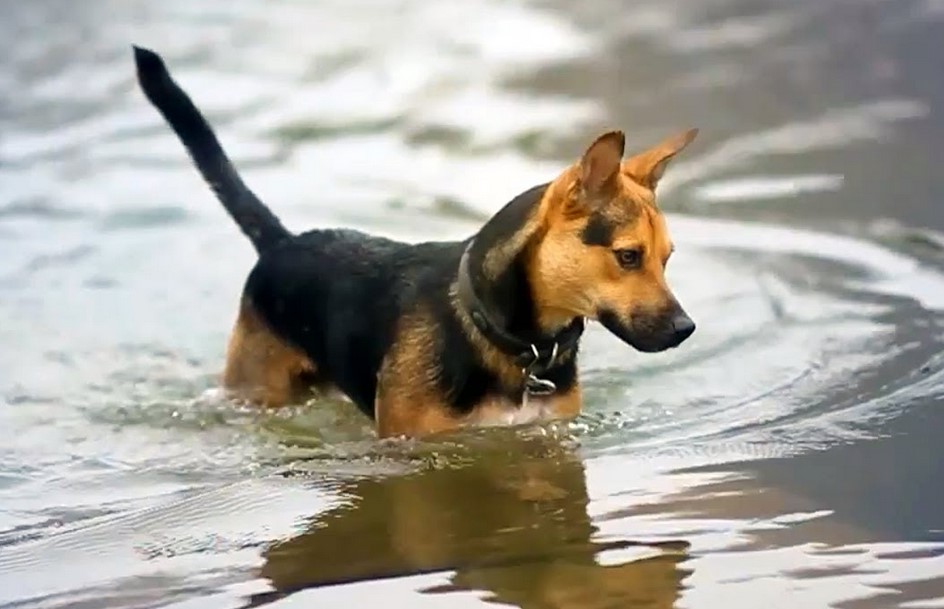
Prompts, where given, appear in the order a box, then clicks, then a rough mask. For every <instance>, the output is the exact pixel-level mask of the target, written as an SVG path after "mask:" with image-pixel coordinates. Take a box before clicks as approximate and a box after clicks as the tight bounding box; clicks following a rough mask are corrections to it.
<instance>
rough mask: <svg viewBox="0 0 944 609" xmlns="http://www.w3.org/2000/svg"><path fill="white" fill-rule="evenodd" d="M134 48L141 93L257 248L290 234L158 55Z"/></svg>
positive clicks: (260, 249) (262, 248)
mask: <svg viewBox="0 0 944 609" xmlns="http://www.w3.org/2000/svg"><path fill="white" fill-rule="evenodd" d="M133 48H134V62H135V65H136V66H137V73H138V82H139V83H140V85H141V89H143V90H144V94H145V96H147V98H148V100H149V101H150V102H151V103H152V104H153V105H154V107H155V108H157V109H158V111H159V112H160V113H161V115H162V116H163V117H164V119H165V120H166V121H167V122H168V124H170V126H171V128H172V129H173V130H174V133H176V134H177V137H178V138H180V141H181V142H182V143H183V145H184V147H185V148H186V149H187V152H188V153H189V154H190V158H191V159H193V162H194V164H195V165H196V166H197V169H199V170H200V174H201V175H203V179H204V180H206V182H207V184H209V186H210V188H212V189H213V192H214V193H216V197H217V199H219V200H220V202H221V203H222V204H223V207H225V208H226V211H227V212H229V215H230V216H232V218H233V220H235V221H236V224H238V225H239V228H240V229H241V230H242V231H243V233H245V234H246V236H247V237H249V239H250V240H251V241H252V244H253V245H254V246H255V248H256V251H257V252H260V253H261V252H262V251H263V250H265V249H267V248H268V247H270V246H272V245H273V244H275V243H277V242H279V241H281V240H282V239H284V238H285V237H288V236H290V234H291V233H289V231H288V230H286V228H285V227H284V226H282V223H281V222H280V221H279V219H278V218H277V217H276V216H275V214H273V213H272V211H270V210H269V208H268V207H266V206H265V204H264V203H263V202H262V201H260V200H259V198H258V197H257V196H256V195H255V194H254V193H253V192H252V191H251V190H249V187H248V186H246V184H245V183H244V182H243V180H242V178H240V177H239V174H238V173H237V172H236V168H235V167H234V166H233V163H232V161H230V159H229V157H228V156H226V152H224V151H223V147H222V146H220V142H219V140H217V138H216V134H214V133H213V129H212V128H211V127H210V124H209V123H208V122H207V120H206V119H205V118H204V117H203V115H202V114H201V113H200V111H199V110H198V109H197V107H196V106H195V105H194V104H193V101H191V99H190V97H189V96H188V95H187V94H186V93H185V92H184V90H183V89H181V88H180V86H179V85H178V84H177V83H176V82H174V79H173V78H171V75H170V74H169V73H168V71H167V67H166V66H165V65H164V60H163V59H161V57H160V55H158V54H157V53H155V52H154V51H150V50H148V49H144V48H141V47H137V46H135V47H133Z"/></svg>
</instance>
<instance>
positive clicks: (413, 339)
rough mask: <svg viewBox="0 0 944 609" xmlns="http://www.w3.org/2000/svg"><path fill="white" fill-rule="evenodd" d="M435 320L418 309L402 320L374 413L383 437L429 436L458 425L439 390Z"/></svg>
mask: <svg viewBox="0 0 944 609" xmlns="http://www.w3.org/2000/svg"><path fill="white" fill-rule="evenodd" d="M431 327H432V319H431V317H430V315H429V313H427V312H426V311H417V312H416V313H415V314H413V315H408V316H406V317H404V318H403V319H401V320H400V323H399V327H398V329H397V333H396V338H395V340H394V343H393V346H392V347H391V349H390V351H389V352H388V353H387V356H386V357H385V358H384V361H383V364H381V367H380V372H379V373H378V375H377V397H376V400H375V402H374V412H375V416H376V418H377V434H378V435H379V436H380V437H381V438H386V437H391V436H398V435H428V434H432V433H437V432H440V431H445V430H448V429H452V428H455V427H457V426H458V424H459V420H458V418H457V417H455V416H453V415H452V413H451V412H450V411H449V408H448V406H447V404H446V401H445V396H442V395H439V394H438V393H437V392H436V391H435V388H436V381H437V377H438V374H439V364H438V363H437V362H435V361H434V360H433V357H432V353H433V352H434V344H433V336H432V333H431V331H430V330H431Z"/></svg>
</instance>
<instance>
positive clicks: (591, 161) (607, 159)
mask: <svg viewBox="0 0 944 609" xmlns="http://www.w3.org/2000/svg"><path fill="white" fill-rule="evenodd" d="M625 149H626V136H624V135H623V132H622V131H609V132H607V133H604V134H603V135H601V136H600V137H598V138H597V139H595V140H594V141H593V143H592V144H590V147H589V148H587V151H586V152H584V153H583V158H581V159H580V185H581V186H582V187H583V191H584V193H586V194H587V195H588V196H591V197H594V196H597V195H599V194H601V193H603V192H604V191H605V190H606V189H607V188H612V187H614V186H615V185H616V178H617V176H618V175H619V172H620V161H622V160H623V152H624V151H625Z"/></svg>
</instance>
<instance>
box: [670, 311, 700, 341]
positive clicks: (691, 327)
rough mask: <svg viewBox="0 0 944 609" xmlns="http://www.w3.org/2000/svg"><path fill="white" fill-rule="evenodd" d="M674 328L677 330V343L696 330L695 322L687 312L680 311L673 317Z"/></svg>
mask: <svg viewBox="0 0 944 609" xmlns="http://www.w3.org/2000/svg"><path fill="white" fill-rule="evenodd" d="M672 329H673V331H674V332H675V341H676V343H675V344H681V342H682V341H684V340H685V339H686V338H688V337H689V336H691V335H692V332H694V331H695V322H694V321H692V318H691V317H689V316H688V315H686V314H685V313H679V314H678V315H676V316H675V317H674V318H673V319H672Z"/></svg>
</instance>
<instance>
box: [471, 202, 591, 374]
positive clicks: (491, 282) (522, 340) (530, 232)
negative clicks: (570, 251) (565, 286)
mask: <svg viewBox="0 0 944 609" xmlns="http://www.w3.org/2000/svg"><path fill="white" fill-rule="evenodd" d="M547 188H548V184H542V185H540V186H536V187H534V188H531V189H530V190H528V191H525V192H524V193H522V194H520V195H518V196H517V197H515V199H513V200H512V201H511V202H509V203H508V204H507V205H505V206H504V207H503V208H502V209H501V210H499V212H498V213H496V214H495V215H494V216H493V217H492V218H491V219H490V220H489V221H488V222H487V223H486V224H485V225H484V226H483V227H482V229H481V230H480V231H479V233H478V234H477V235H476V236H475V237H474V238H473V239H472V241H471V242H470V243H469V244H468V246H467V248H466V251H465V252H464V254H463V256H462V259H461V261H460V263H459V268H458V270H457V271H458V274H457V297H458V301H459V305H460V306H461V307H462V309H463V310H464V312H465V313H466V314H467V315H468V316H469V317H470V319H471V320H472V322H473V323H474V324H475V326H476V327H477V328H478V330H479V331H480V332H481V333H482V334H483V336H484V337H485V338H486V339H487V340H488V341H489V342H490V343H492V344H493V345H494V346H495V347H497V348H498V349H499V350H500V351H503V352H505V353H506V354H508V355H511V356H512V357H516V358H517V359H524V360H527V359H528V356H529V355H536V354H535V351H537V352H538V353H539V356H538V357H537V359H538V360H539V361H543V362H545V363H546V364H549V365H553V364H554V360H555V359H556V354H558V353H562V352H563V351H564V350H569V349H571V348H573V347H575V346H576V342H577V340H579V338H580V335H581V334H582V332H583V320H582V319H581V318H571V319H569V320H565V321H564V322H563V323H559V324H554V325H553V326H545V325H544V324H542V323H541V320H540V319H539V317H538V315H537V312H536V311H535V306H534V299H533V297H532V291H531V286H530V284H529V281H528V277H527V273H525V269H524V266H523V260H524V258H525V255H524V252H525V250H526V248H527V247H528V245H529V244H530V243H531V242H532V241H533V239H535V238H536V236H537V234H538V232H539V231H540V220H539V218H538V214H537V212H538V208H539V205H540V202H541V199H542V198H543V196H544V194H545V191H546V190H547Z"/></svg>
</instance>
